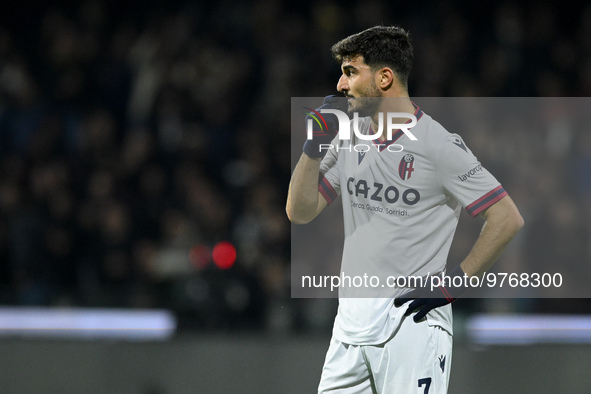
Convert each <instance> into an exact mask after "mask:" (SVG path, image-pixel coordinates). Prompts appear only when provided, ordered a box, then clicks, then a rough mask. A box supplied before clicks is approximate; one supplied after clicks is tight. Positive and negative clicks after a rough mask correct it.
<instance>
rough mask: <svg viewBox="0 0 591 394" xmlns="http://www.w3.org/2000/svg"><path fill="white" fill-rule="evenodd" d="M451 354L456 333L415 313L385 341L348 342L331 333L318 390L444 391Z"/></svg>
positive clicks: (364, 393)
mask: <svg viewBox="0 0 591 394" xmlns="http://www.w3.org/2000/svg"><path fill="white" fill-rule="evenodd" d="M451 356H452V336H451V335H450V334H449V333H448V332H447V331H445V330H444V329H442V328H440V327H438V326H429V324H428V323H427V321H426V320H423V321H421V322H419V323H415V322H414V321H413V320H412V316H410V317H408V318H405V319H404V321H403V322H402V324H401V325H400V328H399V329H398V331H397V332H396V333H395V334H394V336H393V337H392V338H391V339H390V340H389V341H387V342H386V343H384V344H381V345H348V344H345V343H342V342H340V341H339V340H337V339H335V338H334V337H333V338H332V339H331V341H330V347H329V348H328V352H327V354H326V359H325V361H324V367H323V368H322V376H321V378H320V384H319V386H318V393H347V394H357V393H359V394H414V393H416V394H445V393H447V387H448V384H449V371H450V368H451Z"/></svg>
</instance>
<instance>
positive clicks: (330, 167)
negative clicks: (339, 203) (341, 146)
mask: <svg viewBox="0 0 591 394" xmlns="http://www.w3.org/2000/svg"><path fill="white" fill-rule="evenodd" d="M318 191H319V192H320V194H322V196H323V197H324V199H325V200H326V202H327V203H329V204H331V203H332V202H333V201H334V200H336V198H337V197H338V196H339V194H341V184H340V172H339V163H338V155H337V152H336V149H329V150H328V152H327V153H326V156H324V158H323V159H322V162H321V163H320V174H319V179H318Z"/></svg>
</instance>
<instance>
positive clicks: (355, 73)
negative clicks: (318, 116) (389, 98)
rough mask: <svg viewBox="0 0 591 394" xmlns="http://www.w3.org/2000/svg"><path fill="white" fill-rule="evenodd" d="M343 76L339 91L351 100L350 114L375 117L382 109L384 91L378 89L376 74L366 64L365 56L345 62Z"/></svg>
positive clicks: (340, 80) (338, 87)
mask: <svg viewBox="0 0 591 394" xmlns="http://www.w3.org/2000/svg"><path fill="white" fill-rule="evenodd" d="M341 70H342V71H343V75H341V78H340V79H339V82H338V83H337V90H338V91H339V92H343V93H344V94H345V96H346V97H347V98H349V112H350V113H353V112H358V113H359V116H373V115H374V114H375V113H376V112H377V111H378V108H379V107H380V103H381V97H382V91H381V90H380V89H379V88H378V87H377V85H376V81H375V77H376V74H375V72H373V71H372V70H371V68H370V67H369V66H368V65H367V64H365V62H364V60H363V56H357V57H354V58H350V59H345V60H343V63H342V64H341Z"/></svg>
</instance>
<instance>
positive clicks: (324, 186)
mask: <svg viewBox="0 0 591 394" xmlns="http://www.w3.org/2000/svg"><path fill="white" fill-rule="evenodd" d="M318 191H319V192H320V194H322V196H323V197H324V199H325V200H326V202H327V203H329V204H332V202H333V201H334V200H335V199H336V198H337V197H338V196H339V195H338V193H337V192H336V191H335V190H334V188H333V187H332V185H331V184H330V182H329V181H328V180H327V179H326V178H325V177H322V179H321V180H320V182H318Z"/></svg>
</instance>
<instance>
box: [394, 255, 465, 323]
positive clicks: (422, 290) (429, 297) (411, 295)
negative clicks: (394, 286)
mask: <svg viewBox="0 0 591 394" xmlns="http://www.w3.org/2000/svg"><path fill="white" fill-rule="evenodd" d="M458 276H459V277H461V278H462V281H461V282H462V284H461V286H454V285H453V283H454V280H453V279H454V278H456V277H458ZM464 276H466V274H465V273H464V271H463V270H462V268H461V267H460V266H459V265H458V266H457V267H456V268H454V269H453V271H451V273H450V274H449V276H448V278H449V279H451V280H442V284H443V285H447V286H438V287H434V288H433V290H431V282H430V281H427V282H429V283H428V284H426V285H425V286H424V287H419V288H416V289H413V290H411V291H409V292H408V293H406V294H404V295H403V296H402V297H399V298H396V299H395V300H394V305H395V306H396V307H399V306H402V305H403V304H404V303H406V302H408V301H412V302H411V303H410V305H409V306H408V309H407V310H406V313H405V314H404V316H409V315H410V314H411V313H412V312H414V311H415V310H417V309H418V312H417V313H416V314H415V315H414V316H413V320H414V321H415V323H418V322H419V321H421V320H422V319H423V318H424V317H425V316H427V313H429V311H431V310H432V309H435V308H439V307H440V306H443V305H447V304H451V303H452V302H454V301H455V300H456V299H457V298H458V297H460V296H461V295H462V294H463V293H464V292H465V291H466V290H468V289H469V286H467V284H466V283H465V282H464ZM450 282H451V283H450ZM459 282H460V280H459V279H456V283H459Z"/></svg>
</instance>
